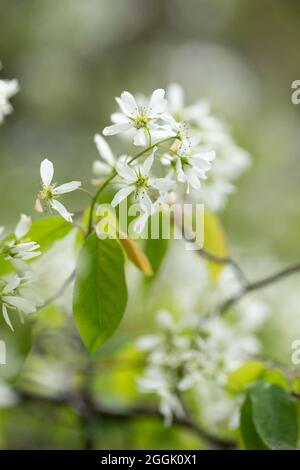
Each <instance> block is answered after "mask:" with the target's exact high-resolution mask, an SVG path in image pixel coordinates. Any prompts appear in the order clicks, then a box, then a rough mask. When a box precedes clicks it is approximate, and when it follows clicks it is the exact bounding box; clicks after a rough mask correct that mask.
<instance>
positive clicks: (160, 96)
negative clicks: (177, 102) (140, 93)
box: [147, 88, 167, 116]
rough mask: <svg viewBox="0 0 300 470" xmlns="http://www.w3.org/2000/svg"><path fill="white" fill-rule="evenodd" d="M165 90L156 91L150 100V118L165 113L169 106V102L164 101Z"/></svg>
mask: <svg viewBox="0 0 300 470" xmlns="http://www.w3.org/2000/svg"><path fill="white" fill-rule="evenodd" d="M164 96H165V90H163V89H161V88H158V89H157V90H154V92H153V93H152V96H151V98H150V103H149V106H148V110H147V115H148V116H156V115H157V114H160V113H162V112H164V110H165V109H166V106H167V101H166V100H165V99H164Z"/></svg>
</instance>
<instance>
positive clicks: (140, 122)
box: [134, 114, 149, 129]
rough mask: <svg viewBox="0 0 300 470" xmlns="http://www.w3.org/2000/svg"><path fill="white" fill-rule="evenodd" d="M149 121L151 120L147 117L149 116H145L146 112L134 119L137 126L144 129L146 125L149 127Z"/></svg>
mask: <svg viewBox="0 0 300 470" xmlns="http://www.w3.org/2000/svg"><path fill="white" fill-rule="evenodd" d="M148 122H149V118H147V116H145V115H144V114H141V115H140V116H138V117H137V118H135V120H134V123H135V128H136V129H142V128H144V127H147V125H148Z"/></svg>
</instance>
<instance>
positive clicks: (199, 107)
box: [167, 83, 209, 121]
mask: <svg viewBox="0 0 300 470" xmlns="http://www.w3.org/2000/svg"><path fill="white" fill-rule="evenodd" d="M167 99H168V111H169V112H170V113H171V114H172V116H173V117H174V118H175V119H176V120H178V121H191V120H199V119H202V118H203V117H205V116H207V115H208V114H209V104H208V102H207V101H206V100H199V101H197V102H196V103H195V104H193V105H191V106H185V104H184V101H185V96H184V90H183V88H182V86H181V85H179V84H178V83H171V84H170V85H169V86H168V88H167Z"/></svg>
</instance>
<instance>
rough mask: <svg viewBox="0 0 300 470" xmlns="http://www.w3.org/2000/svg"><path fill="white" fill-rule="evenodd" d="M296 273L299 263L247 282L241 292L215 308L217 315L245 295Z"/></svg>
mask: <svg viewBox="0 0 300 470" xmlns="http://www.w3.org/2000/svg"><path fill="white" fill-rule="evenodd" d="M298 272H300V262H297V263H295V264H292V265H291V266H288V267H286V268H284V269H282V270H280V271H277V272H276V273H274V274H272V275H270V276H267V277H265V278H263V279H260V280H258V281H254V282H248V283H247V284H245V285H244V286H243V287H242V288H241V290H240V291H239V292H238V293H237V294H235V295H233V296H232V297H229V299H227V300H225V302H223V303H222V304H220V305H219V306H218V307H217V311H218V312H219V313H224V312H226V310H228V309H229V308H230V307H232V306H233V305H235V304H236V303H237V302H238V301H239V300H241V299H242V298H243V297H245V295H247V294H248V293H250V292H254V291H257V290H259V289H263V288H264V287H267V286H269V285H272V284H275V283H276V282H278V281H281V280H282V279H285V278H286V277H288V276H291V275H292V274H295V273H298Z"/></svg>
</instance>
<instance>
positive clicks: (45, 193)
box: [39, 186, 53, 201]
mask: <svg viewBox="0 0 300 470" xmlns="http://www.w3.org/2000/svg"><path fill="white" fill-rule="evenodd" d="M52 191H53V187H52V186H48V187H46V186H44V188H43V190H42V191H41V192H40V194H39V199H41V200H42V201H46V200H48V199H52V198H53V192H52Z"/></svg>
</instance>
